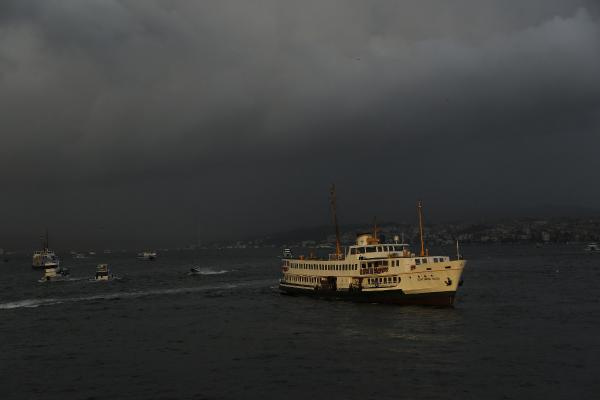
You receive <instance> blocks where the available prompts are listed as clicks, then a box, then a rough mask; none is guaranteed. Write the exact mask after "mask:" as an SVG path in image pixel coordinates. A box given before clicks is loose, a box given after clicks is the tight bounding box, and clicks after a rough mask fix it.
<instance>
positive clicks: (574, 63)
mask: <svg viewBox="0 0 600 400" xmlns="http://www.w3.org/2000/svg"><path fill="white" fill-rule="evenodd" d="M0 24H1V25H0V119H1V121H2V127H1V129H2V137H1V138H2V146H1V148H0V156H1V159H0V167H1V168H2V169H1V171H0V177H1V178H2V181H3V182H5V184H6V185H8V186H9V187H11V188H12V190H11V192H10V193H9V194H8V195H7V196H5V198H4V203H5V205H4V208H5V209H6V210H10V209H13V210H15V211H16V212H7V214H8V215H7V220H8V221H9V222H10V223H11V224H15V225H22V220H23V219H24V218H25V219H26V217H24V216H23V215H30V217H29V218H37V217H40V215H39V214H36V211H35V210H38V211H37V212H39V213H42V212H43V213H48V214H51V215H61V216H63V217H64V218H66V219H67V221H68V222H69V223H71V224H75V225H76V224H77V223H82V222H81V220H82V218H83V219H87V220H89V223H90V224H95V225H98V224H101V222H100V221H106V220H108V222H107V223H108V224H109V225H111V224H112V225H111V226H113V227H117V226H126V227H128V228H131V226H133V225H136V226H137V225H139V224H142V225H143V224H144V215H148V214H152V215H153V216H154V217H153V218H155V219H156V221H159V222H157V225H156V230H157V231H161V232H163V234H164V235H166V236H168V233H165V232H166V231H169V230H172V229H174V228H177V227H178V226H179V227H180V226H181V224H186V223H188V224H189V225H190V226H191V228H190V227H189V226H188V227H187V228H185V229H187V232H188V233H189V232H194V231H195V229H196V228H195V227H194V226H195V224H196V222H189V221H188V222H182V221H187V219H193V220H194V221H197V219H200V220H201V221H202V223H203V224H205V225H206V227H207V229H206V230H207V231H208V230H212V228H213V227H217V228H215V231H218V232H219V234H235V232H238V231H239V232H247V231H250V230H252V229H250V228H244V227H245V226H249V225H257V224H260V225H261V229H263V230H265V229H268V228H269V227H276V228H285V227H286V224H282V223H281V222H278V221H281V218H282V216H283V215H285V216H287V219H286V220H287V221H288V222H287V224H291V225H293V224H297V223H300V221H304V222H305V223H307V222H308V223H318V222H319V221H327V219H326V211H327V207H326V202H324V201H323V197H324V196H323V195H321V192H323V193H325V192H326V185H327V182H329V181H330V180H336V181H337V182H339V183H340V187H341V189H340V190H342V191H343V192H344V191H345V193H344V194H345V195H346V213H347V214H348V218H349V219H361V218H367V216H368V215H370V213H373V212H381V213H382V214H383V215H385V216H387V217H388V218H394V217H395V216H396V215H397V214H398V207H399V206H401V207H405V208H410V207H411V205H412V202H413V200H414V199H415V197H416V196H425V197H426V198H430V199H432V202H433V203H434V205H435V206H437V207H439V209H443V208H444V207H445V208H446V210H447V211H448V213H449V214H452V211H450V210H452V209H453V208H456V207H458V206H459V204H460V203H461V202H462V201H464V198H465V197H469V198H470V199H471V200H470V201H472V202H475V203H477V204H479V205H480V206H481V207H483V208H486V207H487V208H490V207H492V208H493V207H496V206H497V204H500V203H503V202H504V203H511V201H512V203H511V204H513V205H514V204H518V202H515V201H514V199H515V197H517V196H518V197H519V198H522V199H523V200H522V201H523V202H527V203H530V202H536V201H542V200H545V202H546V203H552V202H556V203H565V202H566V203H569V202H576V203H578V204H585V205H592V204H594V202H596V201H598V200H600V193H598V191H597V190H596V189H594V188H588V189H587V190H583V189H582V188H581V181H582V180H585V179H592V178H593V176H592V175H595V174H594V172H593V171H594V170H597V167H598V162H597V161H596V160H597V157H596V156H595V155H594V154H593V153H594V152H593V150H592V149H594V148H597V147H598V145H599V144H600V143H599V142H600V140H599V138H598V127H599V126H600V121H599V117H598V115H599V114H598V111H599V110H600V79H598V72H597V71H599V70H600V26H599V19H598V6H597V5H596V4H595V2H587V1H566V0H564V1H561V0H551V1H547V0H546V1H541V0H540V1H528V2H521V3H519V5H518V6H517V5H512V6H509V5H507V4H506V2H502V1H492V0H488V1H478V2H473V1H457V2H452V4H447V2H440V1H418V2H417V1H404V2H395V1H378V2H369V3H365V2H363V1H344V2H342V1H307V2H302V3H301V4H300V3H297V2H289V4H288V2H281V1H258V2H243V1H218V2H190V1H159V0H156V1H117V0H112V1H111V0H96V1H66V0H63V1H58V0H57V1H27V0H19V1H4V2H2V4H1V5H0ZM586 174H587V175H586ZM559 182H560V185H561V187H562V188H563V189H562V190H557V189H556V188H557V184H559ZM390 183H392V184H391V185H390ZM376 187H386V188H387V189H386V193H388V194H389V198H390V200H389V201H387V200H385V198H386V196H384V200H381V199H378V203H379V204H377V205H376V206H375V205H374V206H373V207H371V208H378V209H381V211H377V210H372V209H369V210H365V207H364V206H362V204H364V202H365V201H368V200H373V197H372V195H368V190H372V189H373V188H376ZM157 192H160V194H157ZM491 192H494V193H491ZM283 193H287V194H289V195H291V193H293V195H291V197H290V196H284V195H283ZM44 194H50V195H51V196H50V198H51V199H50V200H47V202H46V203H45V205H44V206H43V207H36V203H35V202H34V201H32V200H31V199H32V198H39V196H40V195H42V196H43V195H44ZM573 195H576V196H577V199H576V200H573V199H572V196H573ZM138 196H139V197H138ZM98 197H102V198H103V200H102V203H103V204H102V205H98V204H97V203H98V201H97V199H98ZM377 197H380V196H379V195H378V196H377ZM74 199H77V200H74ZM282 203H287V205H285V204H282ZM65 204H69V206H65ZM313 209H316V210H318V211H312V210H313ZM31 210H34V211H33V214H31ZM42 210H43V211H42ZM132 210H133V211H132ZM207 210H208V211H207ZM113 215H117V216H116V217H114V221H111V218H113V217H112V216H113ZM124 215H125V216H127V217H128V218H130V220H131V221H130V223H129V225H130V226H127V222H126V221H125V222H123V216H124ZM94 216H95V217H94ZM190 216H193V217H190ZM57 219H59V217H57ZM9 225H10V224H9ZM230 229H233V231H230ZM157 234H158V233H157ZM205 236H206V234H205Z"/></svg>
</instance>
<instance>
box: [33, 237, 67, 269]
mask: <svg viewBox="0 0 600 400" xmlns="http://www.w3.org/2000/svg"><path fill="white" fill-rule="evenodd" d="M41 239H42V250H37V251H35V252H34V253H33V260H32V263H31V266H32V267H33V268H40V269H41V268H44V269H45V268H58V267H59V266H60V260H59V258H58V257H57V256H56V254H55V253H54V251H52V250H50V248H49V245H48V243H49V241H48V230H47V229H46V234H45V235H44V236H43V237H42V238H41Z"/></svg>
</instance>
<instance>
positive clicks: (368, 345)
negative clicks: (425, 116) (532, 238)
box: [0, 246, 600, 399]
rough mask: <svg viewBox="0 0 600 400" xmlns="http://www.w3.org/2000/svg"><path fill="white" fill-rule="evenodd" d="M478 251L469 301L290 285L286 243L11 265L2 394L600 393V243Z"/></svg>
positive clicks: (1, 353) (5, 296) (471, 251)
mask: <svg viewBox="0 0 600 400" xmlns="http://www.w3.org/2000/svg"><path fill="white" fill-rule="evenodd" d="M465 251H466V254H467V256H468V258H470V264H468V265H467V270H466V272H465V275H464V280H465V284H464V286H463V287H462V288H461V293H459V298H458V301H457V304H456V307H455V308H454V309H439V308H424V307H397V306H383V305H374V304H353V303H345V302H329V301H322V300H314V299H310V298H301V297H288V296H282V295H280V294H278V292H277V291H276V290H275V287H276V283H277V278H278V275H279V268H278V260H277V259H276V258H275V256H276V255H277V250H252V251H250V250H247V251H241V250H240V251H228V252H222V253H220V254H217V253H211V254H204V255H202V256H201V255H200V254H195V253H191V252H169V253H164V254H163V255H162V257H161V258H160V259H159V260H157V261H155V262H141V261H136V260H135V259H134V258H132V257H133V256H132V255H109V256H103V255H98V256H96V257H95V258H92V259H88V260H77V261H75V260H70V259H66V260H65V262H64V264H65V265H70V266H72V276H73V277H74V278H78V277H88V276H91V275H92V274H93V272H94V265H95V263H97V262H100V261H106V262H109V263H110V266H111V268H112V269H113V271H114V272H115V273H117V274H120V275H123V276H124V279H123V280H122V281H115V282H110V283H108V284H103V283H92V282H87V281H86V280H74V281H71V282H58V283H52V284H40V283H37V279H38V278H39V277H40V276H41V272H40V271H33V270H31V268H30V267H29V260H13V261H11V262H9V263H5V264H0V290H1V292H0V398H1V399H13V398H23V399H35V398H40V399H68V398H76V399H158V398H160V399H179V398H198V399H201V398H208V399H242V398H267V399H268V398H275V397H283V398H285V399H306V398H336V399H342V398H378V399H398V398H416V399H440V398H454V399H456V398H460V399H484V398H485V399H522V398H526V397H527V398H529V399H538V398H539V399H566V398H586V399H587V398H598V397H597V396H598V395H600V377H599V373H600V301H599V298H600V289H599V282H600V255H599V256H594V255H586V254H583V253H582V251H581V248H580V247H548V248H541V249H536V248H534V247H525V246H520V247H506V246H503V247H500V246H498V247H481V248H467V249H465ZM191 265H199V266H201V267H204V268H206V269H205V271H206V275H202V276H188V275H187V274H186V272H187V270H188V268H189V267H190V266H191Z"/></svg>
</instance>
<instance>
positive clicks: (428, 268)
mask: <svg viewBox="0 0 600 400" xmlns="http://www.w3.org/2000/svg"><path fill="white" fill-rule="evenodd" d="M331 204H332V211H333V219H334V223H335V226H336V238H337V240H336V252H335V254H330V255H329V257H328V259H316V258H313V257H310V258H305V257H303V256H299V257H297V258H284V259H283V260H282V263H283V265H282V272H283V276H282V278H281V280H280V283H279V288H280V290H281V291H282V292H283V293H286V294H293V295H295V294H301V295H311V296H317V297H322V298H334V299H347V300H353V301H359V302H369V303H394V304H422V305H436V306H452V305H453V304H454V299H455V297H456V292H457V290H458V287H459V286H460V284H461V276H462V272H463V269H464V267H465V264H466V261H465V260H463V259H461V257H460V255H459V254H458V243H457V256H456V258H455V259H451V258H450V257H449V256H431V255H429V254H428V253H429V252H428V251H427V250H426V249H425V245H424V241H423V217H422V205H421V202H419V203H418V205H417V208H418V215H419V228H420V237H421V251H420V254H419V255H418V256H417V255H415V253H412V252H411V251H410V250H409V246H408V245H407V244H405V243H380V239H379V238H378V235H377V228H376V227H375V229H374V230H373V233H364V234H359V235H358V237H357V239H356V244H355V245H353V246H350V247H349V248H348V249H347V250H346V251H345V252H342V249H341V245H340V239H339V237H340V235H339V229H338V227H337V217H336V215H335V188H332V200H331ZM396 241H397V237H396Z"/></svg>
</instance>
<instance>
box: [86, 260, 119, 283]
mask: <svg viewBox="0 0 600 400" xmlns="http://www.w3.org/2000/svg"><path fill="white" fill-rule="evenodd" d="M115 279H118V277H117V276H116V275H114V274H112V273H111V272H110V270H109V269H108V264H98V265H97V266H96V275H94V277H93V278H91V279H90V280H91V281H95V282H102V281H104V282H106V281H112V280H115Z"/></svg>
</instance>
